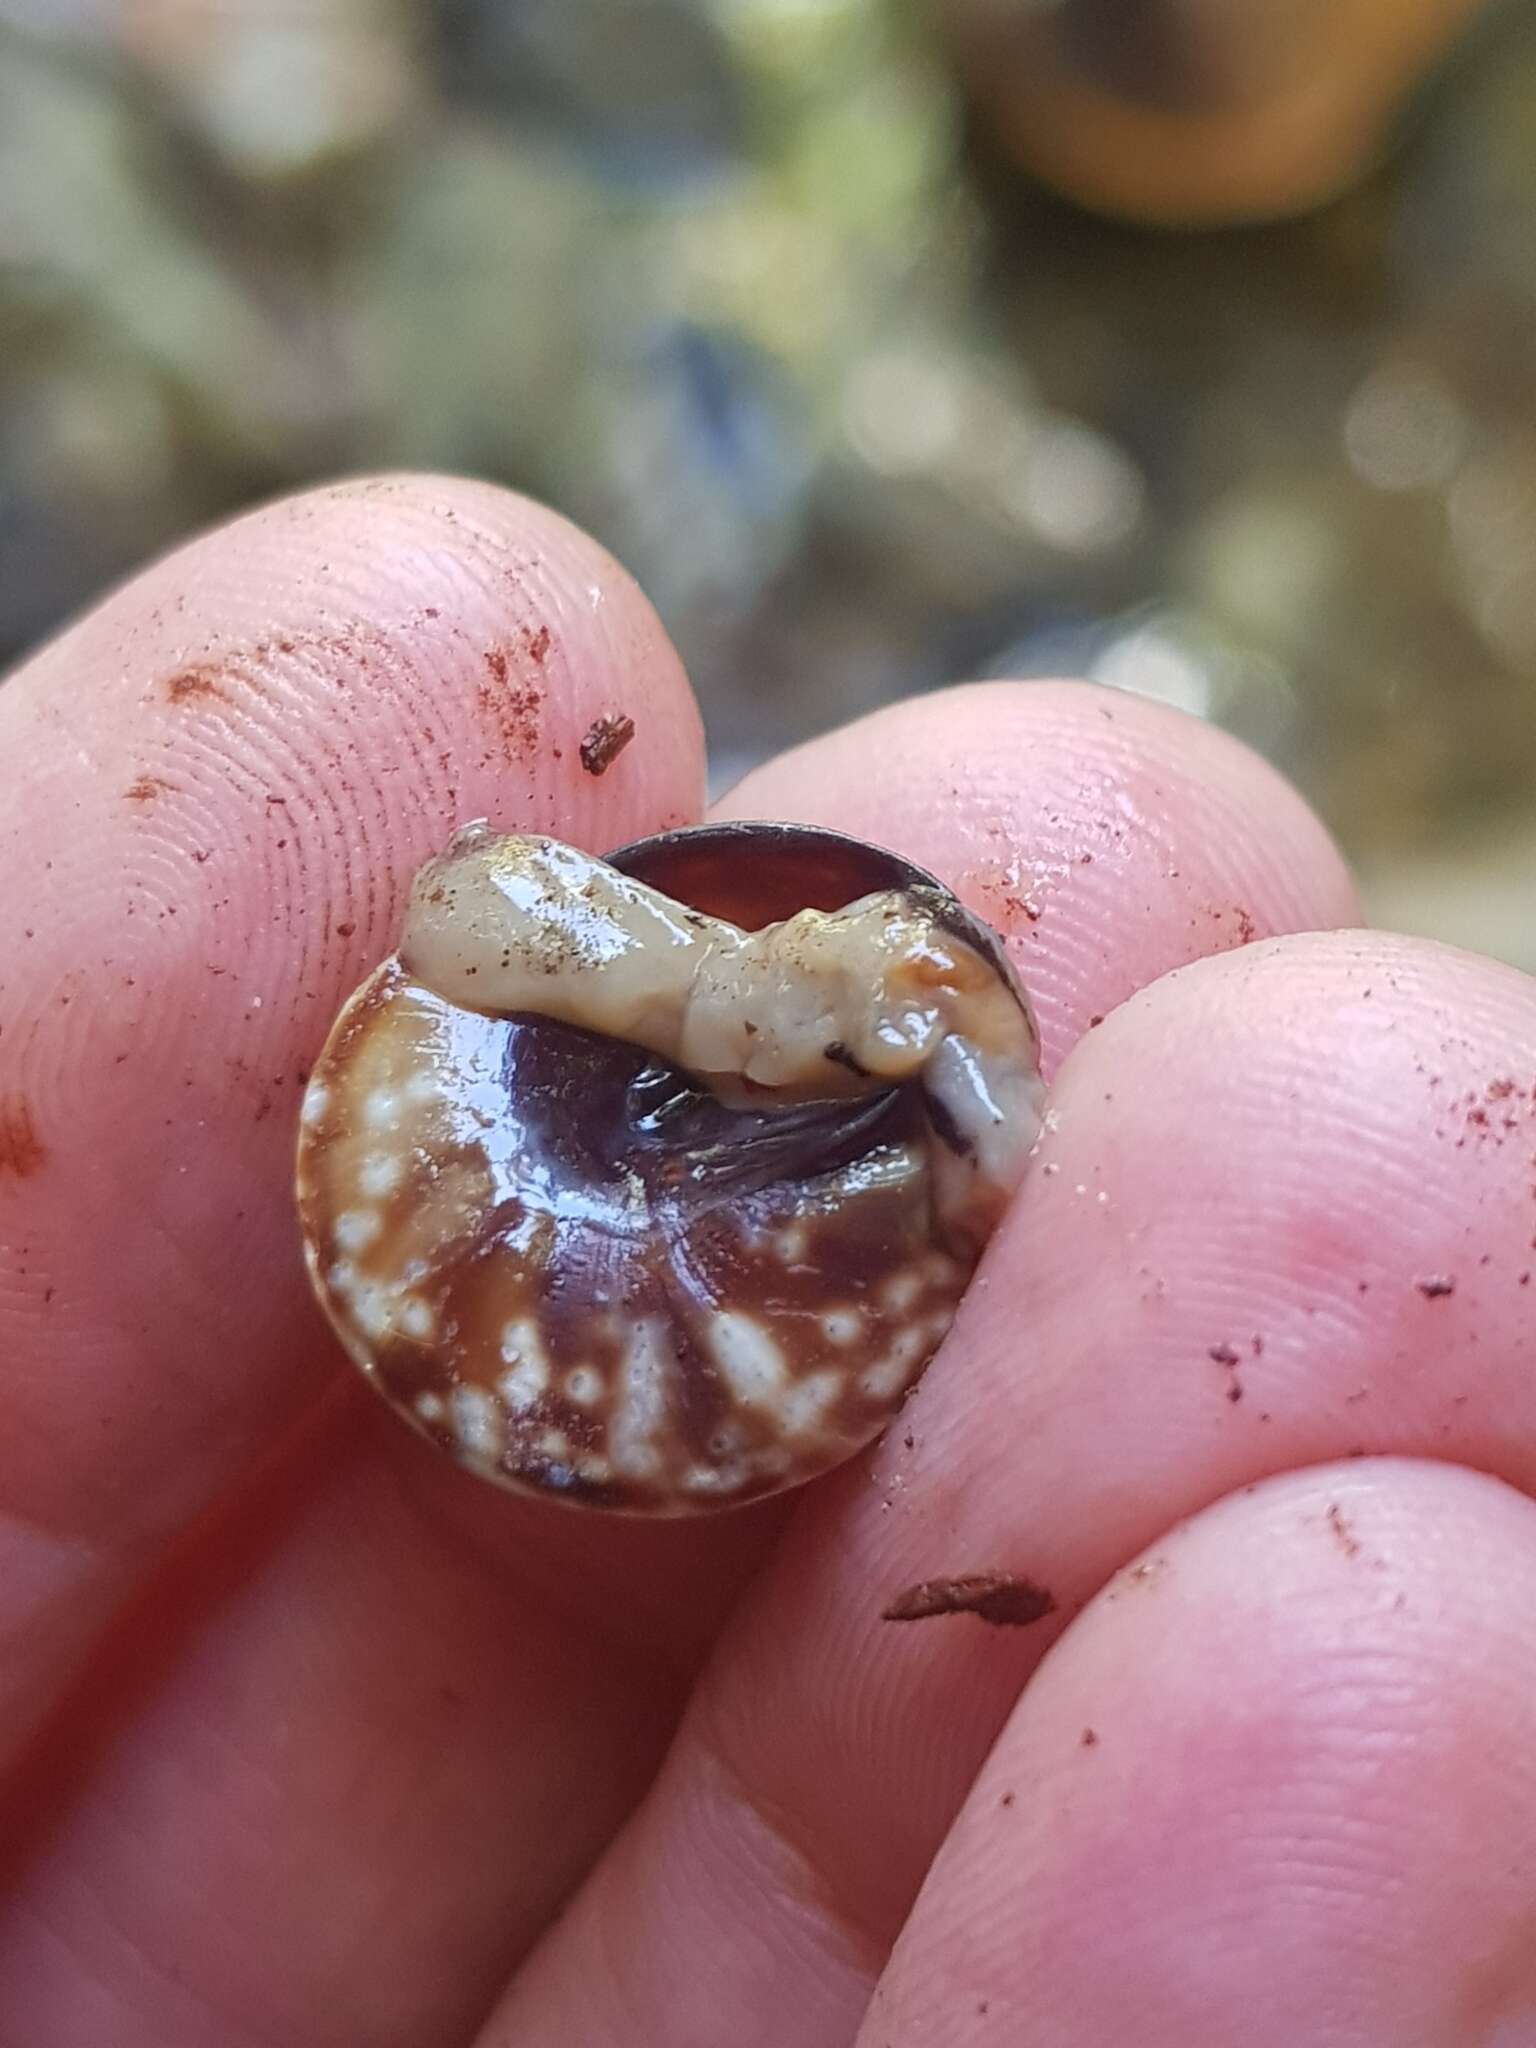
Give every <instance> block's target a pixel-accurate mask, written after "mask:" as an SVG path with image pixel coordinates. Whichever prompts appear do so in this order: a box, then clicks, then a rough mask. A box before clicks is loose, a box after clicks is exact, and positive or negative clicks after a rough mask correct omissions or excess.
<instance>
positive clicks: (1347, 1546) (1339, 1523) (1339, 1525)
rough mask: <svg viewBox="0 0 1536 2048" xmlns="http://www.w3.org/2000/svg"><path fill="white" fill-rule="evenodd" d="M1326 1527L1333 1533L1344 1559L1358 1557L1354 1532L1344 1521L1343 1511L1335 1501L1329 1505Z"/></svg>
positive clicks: (1357, 1543)
mask: <svg viewBox="0 0 1536 2048" xmlns="http://www.w3.org/2000/svg"><path fill="white" fill-rule="evenodd" d="M1328 1526H1329V1528H1330V1529H1331V1530H1332V1531H1333V1534H1334V1539H1335V1541H1336V1542H1337V1543H1338V1546H1339V1548H1340V1550H1342V1551H1343V1553H1344V1555H1345V1556H1346V1557H1358V1556H1359V1555H1360V1544H1359V1540H1358V1538H1357V1537H1356V1535H1355V1532H1354V1530H1353V1529H1351V1528H1350V1526H1349V1524H1348V1522H1346V1521H1345V1519H1344V1510H1343V1509H1342V1508H1341V1507H1340V1506H1339V1504H1338V1502H1337V1501H1333V1502H1331V1503H1330V1505H1329V1508H1328Z"/></svg>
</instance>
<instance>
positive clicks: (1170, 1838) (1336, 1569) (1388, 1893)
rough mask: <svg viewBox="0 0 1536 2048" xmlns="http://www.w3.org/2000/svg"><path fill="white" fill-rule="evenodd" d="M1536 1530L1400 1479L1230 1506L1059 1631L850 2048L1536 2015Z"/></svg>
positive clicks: (1448, 2043) (1250, 2036)
mask: <svg viewBox="0 0 1536 2048" xmlns="http://www.w3.org/2000/svg"><path fill="white" fill-rule="evenodd" d="M1533 1585H1536V1509H1533V1507H1532V1505H1531V1503H1530V1502H1529V1501H1528V1500H1526V1499H1524V1498H1522V1497H1521V1496H1520V1495H1518V1494H1516V1493H1514V1492H1513V1491H1511V1490H1510V1489H1509V1488H1507V1487H1504V1486H1502V1485H1500V1484H1498V1483H1497V1482H1496V1481H1493V1480H1489V1479H1485V1478H1482V1477H1480V1476H1478V1475H1475V1474H1472V1473H1468V1472H1464V1471H1457V1470H1454V1469H1450V1468H1446V1467H1435V1466H1432V1465H1424V1464H1417V1465H1416V1464H1407V1463H1398V1462H1395V1461H1382V1462H1380V1463H1377V1462H1371V1463H1368V1464H1363V1465H1351V1466H1346V1467H1340V1466H1333V1467H1327V1468H1324V1469H1322V1470H1319V1471H1311V1472H1306V1473H1301V1474H1297V1475H1294V1476H1292V1477H1288V1478H1286V1479H1283V1480H1278V1481H1274V1482H1271V1483H1270V1484H1268V1485H1266V1486H1263V1487H1259V1488H1256V1489H1248V1490H1246V1491H1245V1493H1244V1494H1243V1495H1239V1496H1236V1497H1233V1498H1230V1499H1228V1500H1225V1501H1223V1502H1222V1503H1221V1504H1220V1505H1219V1506H1217V1507H1214V1508H1212V1509H1210V1510H1209V1511H1208V1512H1207V1513H1205V1514H1203V1515H1201V1516H1200V1517H1199V1518H1198V1519H1197V1520H1195V1521H1194V1522H1192V1523H1189V1524H1186V1525H1185V1526H1184V1527H1182V1528H1180V1529H1178V1530H1176V1531H1174V1532H1172V1533H1171V1534H1170V1535H1169V1536H1168V1537H1165V1538H1164V1539H1162V1540H1161V1541H1160V1542H1159V1543H1158V1544H1157V1546H1156V1547H1155V1549H1154V1550H1153V1551H1151V1552H1149V1553H1148V1554H1147V1555H1146V1556H1144V1557H1143V1559H1142V1560H1141V1561H1140V1563H1139V1564H1138V1565H1137V1566H1136V1567H1135V1568H1134V1569H1133V1570H1132V1571H1131V1572H1130V1573H1128V1574H1122V1575H1121V1576H1120V1577H1118V1578H1117V1579H1115V1580H1113V1581H1111V1583H1110V1585H1109V1587H1108V1588H1107V1589H1106V1590H1105V1592H1104V1593H1103V1594H1102V1595H1100V1597H1099V1598H1098V1599H1097V1600H1096V1601H1095V1602H1094V1604H1093V1605H1092V1606H1091V1607H1090V1608H1089V1609H1088V1611H1087V1613H1085V1614H1084V1615H1083V1616H1082V1618H1081V1619H1080V1620H1079V1621H1078V1622H1076V1623H1075V1624H1074V1625H1073V1626H1072V1628H1070V1629H1069V1630H1068V1632H1067V1634H1066V1636H1065V1637H1064V1639H1063V1640H1062V1642H1061V1643H1060V1645H1059V1646H1058V1647H1057V1649H1056V1650H1055V1651H1054V1652H1053V1654H1052V1655H1051V1657H1050V1658H1049V1659H1048V1661H1047V1663H1046V1665H1045V1667H1044V1668H1043V1669H1042V1670H1041V1672H1040V1674H1039V1677H1038V1678H1037V1679H1036V1681H1035V1683H1034V1684H1033V1685H1031V1686H1030V1688H1029V1690H1028V1691H1027V1692H1026V1693H1025V1695H1024V1697H1023V1699H1022V1700H1021V1702H1020V1703H1019V1705H1018V1707H1017V1708H1016V1710H1015V1711H1014V1713H1013V1714H1012V1716H1011V1718H1010V1719H1009V1722H1008V1725H1007V1727H1006V1728H1005V1729H1004V1731H1003V1734H1002V1736H1001V1737H1000V1739H999V1741H998V1743H997V1745H996V1747H995V1748H994V1750H993V1751H992V1753H991V1755H990V1756H989V1758H988V1759H987V1762H986V1765H985V1767H984V1769H983V1770H982V1772H981V1774H980V1776H979V1777H978V1779H977V1780H976V1783H975V1785H974V1786H973V1787H972V1789H971V1792H970V1794H969V1796H968V1797H967V1799H966V1802H965V1806H964V1809H963V1811H962V1812H961V1814H960V1816H959V1819H958V1820H957V1821H956V1823H955V1826H954V1828H953V1829H952V1830H951V1832H950V1834H949V1837H948V1839H947V1840H946V1842H945V1844H944V1847H943V1849H942V1850H941V1852H940V1854H939V1857H938V1859H937V1861H936V1862H935V1864H934V1866H933V1868H932V1870H931V1871H930V1873H929V1875H928V1879H927V1881H926V1883H925V1884H924V1886H923V1891H922V1895H921V1897H920V1898H919V1900H918V1902H917V1906H916V1909H915V1910H914V1912H913V1915H912V1918H911V1920H910V1921H909V1923H908V1925H907V1927H906V1928H905V1930H904V1932H903V1934H902V1936H901V1939H900V1941H899V1943H898V1944H897V1947H896V1952H895V1955H894V1957H893V1958H892V1961H891V1964H890V1967H889V1969H888V1970H887V1972H886V1975H885V1977H884V1979H883V1981H882V1983H881V1985H880V1988H879V1991H878V1993H877V1994H876V1997H875V1999H874V2002H873V2004H872V2006H871V2008H870V2011H869V2014H868V2017H867V2019H866V2022H865V2025H864V2028H863V2030H862V2031H861V2033H860V2035H859V2041H860V2043H861V2044H863V2048H905V2044H907V2043H910V2042H919V2041H920V2042H922V2043H923V2044H924V2048H961V2044H962V2043H963V2044H966V2048H970V2044H972V2043H975V2042H979V2041H987V2040H991V2039H993V2038H994V2037H995V2038H997V2039H1002V2040H1007V2041H1009V2042H1010V2043H1017V2044H1018V2048H1029V2044H1031V2043H1040V2044H1044V2043H1047V2042H1048V2043H1050V2044H1051V2048H1078V2044H1081V2048H1102V2044H1105V2043H1110V2042H1122V2041H1128V2040H1135V2041H1137V2042H1140V2043H1144V2044H1145V2048H1165V2044H1166V2048H1174V2044H1177V2048H1202V2044H1210V2048H1225V2044H1227V2043H1229V2042H1233V2041H1242V2042H1243V2043H1244V2044H1245V2048H1268V2044H1271V2043H1272V2044H1275V2048H1281V2044H1286V2048H1288V2044H1290V2043H1292V2042H1297V2041H1314V2042H1322V2041H1340V2042H1343V2041H1348V2042H1349V2043H1351V2044H1352V2048H1376V2044H1379V2048H1466V2044H1467V2043H1469V2042H1473V2041H1478V2042H1496V2041H1509V2042H1514V2041H1517V2040H1525V2039H1528V2038H1529V2037H1530V2029H1531V2023H1532V2015H1533V2012H1536V1963H1533V1956H1532V1947H1531V1922H1532V1916H1533V1913H1536V1873H1533V1871H1532V1868H1531V1862H1530V1856H1529V1843H1530V1839H1531V1832H1532V1828H1533V1825H1536V1768H1533V1766H1532V1762H1531V1758H1532V1756H1533V1754H1536V1704H1533V1703H1536V1598H1533V1594H1532V1587H1533Z"/></svg>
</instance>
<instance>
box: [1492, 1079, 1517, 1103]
mask: <svg viewBox="0 0 1536 2048" xmlns="http://www.w3.org/2000/svg"><path fill="white" fill-rule="evenodd" d="M1514 1092H1515V1084H1514V1082H1513V1081H1490V1082H1489V1083H1488V1100H1489V1101H1490V1102H1504V1101H1506V1100H1507V1099H1508V1098H1509V1097H1510V1096H1511V1095H1513V1094H1514Z"/></svg>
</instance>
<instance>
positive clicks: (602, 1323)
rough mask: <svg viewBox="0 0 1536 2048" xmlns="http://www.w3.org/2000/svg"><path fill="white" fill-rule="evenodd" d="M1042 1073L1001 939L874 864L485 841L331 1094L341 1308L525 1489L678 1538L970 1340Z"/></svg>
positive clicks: (330, 1227) (368, 1366)
mask: <svg viewBox="0 0 1536 2048" xmlns="http://www.w3.org/2000/svg"><path fill="white" fill-rule="evenodd" d="M1037 1044H1038V1042H1037V1038H1036V1034H1035V1030H1034V1025H1033V1023H1032V1021H1031V1018H1030V1014H1029V1010H1028V1006H1027V1004H1026V1002H1025V999H1024V996H1023V993H1022V991H1021V990H1020V988H1019V986H1018V983H1017V981H1016V979H1015V977H1014V975H1013V972H1012V969H1011V968H1010V966H1009V964H1008V961H1007V958H1006V956H1005V954H1004V952H1003V949H1002V946H1001V944H1000V942H999V941H998V939H997V937H996V935H995V934H994V933H992V932H991V931H990V930H988V928H987V927H986V926H985V925H983V924H981V923H980V922H979V920H977V919H976V918H974V917H973V916H972V915H971V914H970V913H969V912H968V911H966V910H965V909H964V908H963V907H962V906H961V904H960V903H959V902H958V901H957V900H956V899H955V898H954V897H953V896H952V895H951V894H950V893H949V892H948V891H947V890H946V889H944V888H943V887H942V885H941V884H940V883H938V882H936V881H935V880H934V879H933V878H932V877H931V876H930V875H926V874H924V873H923V872H922V870H920V869H918V868H916V867H913V866H912V865H911V864H910V863H909V862H907V861H904V860H901V859H899V858H898V857H897V856H896V855H894V854H891V853H887V852H884V851H882V850H881V849H879V848H876V847H873V846H868V845H865V844H863V843H861V842H859V841H857V840H852V839H848V838H845V837H843V836H842V835H840V834H837V833H832V832H824V831H819V830H815V829H812V828H810V827H805V826H797V825H771V824H731V825H718V826H702V827H697V828H694V829H691V830H684V831H678V832H670V833H665V834H662V835H659V836H658V837H655V838H652V839H647V840H642V841H639V842H637V843H636V844H635V845H633V846H629V847H626V848H623V849H621V850H620V851H619V852H617V853H614V854H610V855H609V856H608V857H607V859H606V860H605V861H599V860H597V859H595V858H594V857H593V856H591V855H588V854H584V853H579V852H577V851H576V850H575V849H573V848H570V847H564V846H561V845H560V844H559V843H558V842H556V841H552V840H544V839H532V838H509V839H497V838H495V837H494V836H493V835H492V834H491V833H490V831H489V830H488V828H487V827H485V826H483V825H477V826H471V827H468V828H466V829H465V831H463V832H461V833H460V834H459V835H458V837H457V838H456V839H455V840H454V842H453V843H452V845H451V846H450V847H449V848H448V849H447V851H446V852H445V853H444V854H443V855H442V856H441V857H440V858H439V859H438V860H436V861H433V862H430V863H428V865H427V867H426V868H424V869H423V871H422V873H421V875H420V876H419V877H418V878H417V882H416V884H415V887H414V890H413V893H412V899H411V904H410V908H409V910H408V912H407V916H406V921H405V929H404V932H403V936H402V943H401V950H400V952H399V953H397V954H395V955H393V956H392V957H391V958H389V959H388V960H386V961H385V962H384V963H383V964H382V966H380V967H379V968H378V969H377V970H376V971H375V972H374V973H373V974H372V975H371V976H370V977H369V978H368V980H367V981H366V982H364V984H363V985H362V987H361V988H360V989H358V990H357V992H356V993H355V994H354V995H353V996H352V998H351V999H350V1000H349V1001H348V1003H347V1004H346V1006H345V1007H344V1009H343V1010H342V1012H341V1014H340V1016H339V1018H338V1019H337V1022H336V1025H335V1027H334V1029H333V1030H332V1032H331V1035H330V1038H329V1040H328V1041H327V1043H326V1046H325V1048H324V1050H323V1051H322V1053H321V1055H320V1058H319V1060H318V1062H317V1063H316V1066H315V1069H314V1073H313V1075H312V1077H311V1080H310V1084H309V1088H308V1091H307V1093H306V1097H305V1102H304V1109H303V1118H302V1127H301V1135H300V1143H299V1157H298V1200H299V1212H300V1219H301V1223H302V1226H303V1232H304V1240H305V1252H306V1258H307V1262H308V1265H309V1270H310V1274H311V1278H312V1280H313V1284H314V1287H315V1290H316V1293H317V1294H318V1296H319V1299H320V1301H321V1303H322V1305H323V1307H324V1309H325V1311H326V1314H327V1315H328V1317H329V1319H330V1321H331V1323H332V1325H333V1327H334V1329H335V1330H336V1333H337V1335H338V1336H339V1338H340V1339H341V1342H342V1343H343V1345H344V1346H345V1347H346V1349H347V1351H348V1352H349V1353H350V1355H351V1356H352V1358H353V1359H354V1361H355V1362H356V1363H357V1365H358V1366H359V1367H360V1368H361V1370H362V1371H363V1372H364V1374H365V1375H366V1376H367V1377H368V1378H369V1379H370V1380H371V1381H372V1383H373V1385H374V1386H375V1387H376V1388H377V1389H378V1390H379V1392H380V1393H381V1394H382V1395H383V1396H384V1397H385V1399H386V1400H388V1401H389V1402H390V1404H391V1405H392V1406H393V1407H394V1408H395V1409H397V1410H398V1412H399V1413H400V1414H401V1415H402V1416H404V1417H405V1418H406V1420H408V1421H409V1422H410V1423H411V1424H413V1426H414V1427H415V1428H416V1429H418V1430H419V1431H421V1432H422V1433H424V1434H425V1435H426V1436H427V1437H429V1438H430V1439H431V1440H432V1441H433V1442H434V1443H436V1444H437V1445H438V1446H440V1447H441V1448H442V1449H443V1450H445V1451H447V1452H448V1453H449V1454H450V1455H451V1456H452V1457H454V1458H456V1459H458V1460H459V1461H460V1462H461V1463H463V1464H464V1465H466V1466H468V1467H469V1468H470V1469H472V1470H473V1471H475V1472H477V1473H479V1474H481V1475H482V1476H483V1477H485V1478H488V1479H491V1480H494V1481H496V1482H499V1483H500V1484H502V1485H505V1486H508V1487H512V1488H515V1489H517V1490H519V1491H527V1492H535V1493H541V1494H544V1495H546V1496H549V1497H553V1498H557V1499H560V1500H562V1501H566V1502H572V1503H581V1504H585V1505H590V1506H594V1507H601V1508H608V1509H615V1510H620V1511H626V1512H630V1513H646V1514H655V1515H680V1514H689V1513H693V1512H697V1511H699V1510H705V1509H712V1508H718V1507H725V1506H734V1505H736V1504H738V1503H741V1502H745V1501H748V1500H751V1499H754V1498H757V1497H758V1496H761V1495H763V1494H767V1493H773V1492H777V1491H779V1490H781V1489H783V1488H785V1487H789V1486H794V1485H798V1484H799V1483H800V1482H802V1481H803V1480H806V1479H809V1478H811V1477H812V1476H813V1475H814V1474H816V1473H818V1472H821V1471H824V1470H826V1469H827V1468H829V1467H831V1466H833V1465H836V1464H839V1463H840V1462H842V1461H843V1460H844V1459H846V1458H847V1457H849V1456H850V1455H851V1454H852V1453H853V1452H855V1451H856V1450H858V1449H860V1448H861V1447H862V1446H863V1445H865V1444H867V1443H868V1442H870V1441H871V1439H872V1438H874V1437H875V1436H876V1435H878V1433H879V1432H880V1430H881V1429H882V1428H883V1427H884V1426H885V1425H886V1424H887V1423H888V1422H889V1421H890V1419H891V1417H892V1415H893V1414H894V1413H895V1411H896V1410H897V1408H898V1407H899V1406H900V1404H901V1401H902V1399H903V1397H904V1396H905V1395H906V1393H907V1391H908V1390H909V1389H910V1387H911V1386H912V1385H913V1384H914V1382H915V1381H916V1380H917V1378H918V1376H919V1375H920V1374H921V1372H922V1371H923V1368H924V1366H925V1365H926V1364H927V1362H928V1360H929V1358H930V1357H931V1356H932V1354H933V1352H934V1351H935V1349H936V1348H937V1346H938V1345H939V1343H940V1341H941V1340H942V1338H943V1336H944V1333H945V1331H946V1330H947V1329H948V1327H949V1323H950V1320H951V1318H952V1316H953V1314H954V1310H955V1306H956V1303H957V1302H958V1300H959V1298H960V1295H961V1293H962V1292H963V1291H964V1288H965V1286H966V1284H967V1282H968V1280H969V1278H970V1275H971V1273H972V1270H973V1269H974V1266H975V1263H976V1260H977V1258H978V1257H979V1256H980V1253H981V1249H982V1247H983V1245H984V1243H985V1241H986V1238H987V1236H988V1234H989V1232H990V1230H991V1228H992V1225H993V1224H994V1223H995V1221H996V1219H997V1217H998V1215H999V1214H1000V1213H1001V1210H1002V1208H1003V1207H1004V1205H1005V1204H1006V1202H1007V1200H1008V1197H1009V1196H1010V1194H1011V1193H1012V1190H1013V1187H1014V1186H1015V1185H1016V1183H1017V1181H1018V1178H1019V1175H1020V1174H1021V1173H1022V1171H1023V1165H1024V1160H1025V1157H1026V1154H1027V1152H1028V1149H1029V1147H1030V1145H1031V1144H1032V1143H1033V1141H1034V1138H1035V1136H1036V1135H1037V1132H1038V1128H1039V1078H1038V1065H1037ZM685 1055H686V1057H685Z"/></svg>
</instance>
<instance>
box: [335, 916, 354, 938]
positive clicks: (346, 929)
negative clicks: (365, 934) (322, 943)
mask: <svg viewBox="0 0 1536 2048" xmlns="http://www.w3.org/2000/svg"><path fill="white" fill-rule="evenodd" d="M356 930H357V926H356V925H355V924H354V923H353V921H352V919H351V918H350V917H349V918H346V919H344V920H343V922H342V923H341V924H339V925H337V927H336V936H337V938H338V939H350V938H351V936H352V934H353V933H354V932H355V931H356Z"/></svg>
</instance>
